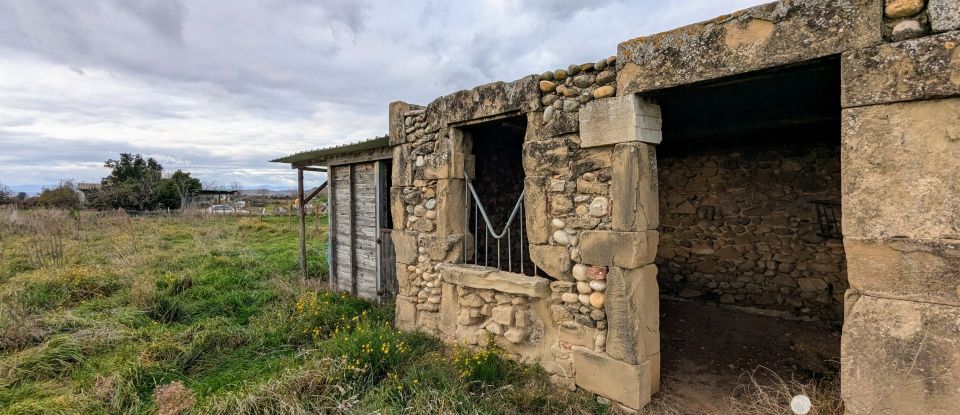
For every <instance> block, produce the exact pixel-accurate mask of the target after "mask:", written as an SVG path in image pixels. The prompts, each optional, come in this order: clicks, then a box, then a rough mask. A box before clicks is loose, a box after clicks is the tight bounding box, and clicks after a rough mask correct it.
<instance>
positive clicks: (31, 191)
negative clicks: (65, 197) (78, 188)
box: [9, 184, 313, 196]
mask: <svg viewBox="0 0 960 415" xmlns="http://www.w3.org/2000/svg"><path fill="white" fill-rule="evenodd" d="M9 187H10V190H11V191H13V193H14V194H16V193H20V192H25V193H26V194H27V195H28V196H36V195H38V194H40V192H42V191H43V189H44V188H52V187H57V185H56V184H20V185H12V186H9ZM311 190H313V189H309V190H306V192H307V193H309V192H310V191H311ZM240 193H241V194H244V195H249V196H293V195H295V194H296V193H297V190H296V189H286V188H283V187H281V186H272V185H257V186H253V187H251V188H249V189H243V190H241V191H240Z"/></svg>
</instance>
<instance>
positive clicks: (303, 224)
mask: <svg viewBox="0 0 960 415" xmlns="http://www.w3.org/2000/svg"><path fill="white" fill-rule="evenodd" d="M297 195H298V196H299V199H300V276H301V277H302V278H307V218H306V207H304V205H305V203H303V169H297Z"/></svg>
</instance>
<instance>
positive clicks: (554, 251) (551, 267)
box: [530, 244, 573, 281]
mask: <svg viewBox="0 0 960 415" xmlns="http://www.w3.org/2000/svg"><path fill="white" fill-rule="evenodd" d="M530 260H531V261H533V263H534V264H536V265H537V267H539V268H540V269H541V270H543V272H544V273H546V274H547V275H549V276H551V277H553V278H555V279H558V280H561V281H572V280H573V276H572V275H571V273H570V269H571V266H572V265H573V262H572V261H570V253H569V251H567V247H566V246H560V245H532V244H531V245H530Z"/></svg>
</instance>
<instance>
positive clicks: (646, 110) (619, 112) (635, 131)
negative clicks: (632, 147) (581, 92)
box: [580, 95, 663, 148]
mask: <svg viewBox="0 0 960 415" xmlns="http://www.w3.org/2000/svg"><path fill="white" fill-rule="evenodd" d="M662 127H663V120H662V119H661V116H660V106H659V105H657V104H654V103H651V102H648V101H646V100H644V99H642V98H640V97H639V96H638V95H627V96H621V97H614V98H607V99H600V100H596V101H590V102H589V103H587V104H586V105H585V106H584V107H583V108H582V109H580V139H581V143H580V146H581V147H583V148H589V147H599V146H607V145H612V144H617V143H626V142H643V143H650V144H659V143H660V141H662V140H663V132H662V131H661V128H662Z"/></svg>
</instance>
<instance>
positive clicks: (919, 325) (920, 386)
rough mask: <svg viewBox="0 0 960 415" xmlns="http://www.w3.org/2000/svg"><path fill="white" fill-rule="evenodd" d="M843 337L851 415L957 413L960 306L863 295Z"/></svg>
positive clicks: (845, 385) (847, 403)
mask: <svg viewBox="0 0 960 415" xmlns="http://www.w3.org/2000/svg"><path fill="white" fill-rule="evenodd" d="M849 309H850V312H849V313H847V315H846V319H845V321H844V324H843V337H842V338H841V356H842V362H841V372H842V373H841V376H840V379H841V383H842V384H841V391H842V392H841V393H842V396H843V401H844V404H845V407H846V408H845V409H846V411H847V413H849V414H867V413H891V414H952V413H954V412H956V409H957V408H960V394H958V393H957V391H958V390H960V376H957V375H956V374H957V373H960V324H958V322H960V308H958V307H953V306H947V305H940V304H931V303H919V302H913V301H903V300H894V299H884V298H877V297H871V296H866V295H864V296H859V298H858V299H856V300H855V302H854V303H853V304H852V305H851V306H850V307H849Z"/></svg>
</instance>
